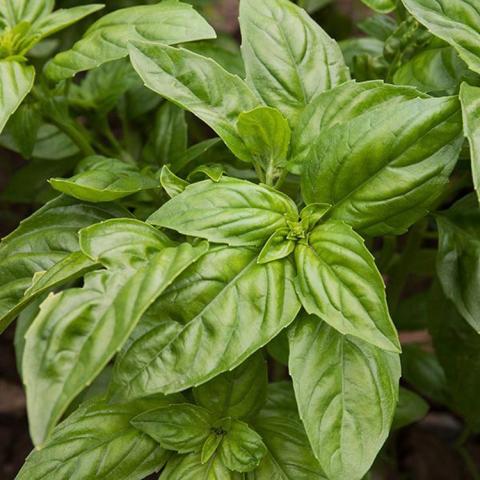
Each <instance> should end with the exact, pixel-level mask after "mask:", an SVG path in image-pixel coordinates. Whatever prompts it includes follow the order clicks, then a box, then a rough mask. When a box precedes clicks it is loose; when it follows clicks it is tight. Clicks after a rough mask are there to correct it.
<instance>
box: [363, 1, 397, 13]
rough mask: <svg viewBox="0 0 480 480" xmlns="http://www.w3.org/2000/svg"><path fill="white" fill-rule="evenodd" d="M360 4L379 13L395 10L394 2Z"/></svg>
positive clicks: (365, 2) (366, 2)
mask: <svg viewBox="0 0 480 480" xmlns="http://www.w3.org/2000/svg"><path fill="white" fill-rule="evenodd" d="M362 2H363V3H364V4H365V5H367V6H368V7H370V8H371V9H372V10H375V11H376V12H379V13H389V12H391V11H393V10H395V7H396V4H395V0H362Z"/></svg>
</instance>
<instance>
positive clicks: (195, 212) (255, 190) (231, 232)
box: [148, 177, 298, 245]
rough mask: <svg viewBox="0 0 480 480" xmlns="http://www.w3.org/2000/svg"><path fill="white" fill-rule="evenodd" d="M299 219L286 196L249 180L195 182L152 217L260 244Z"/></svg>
mask: <svg viewBox="0 0 480 480" xmlns="http://www.w3.org/2000/svg"><path fill="white" fill-rule="evenodd" d="M288 220H290V221H297V220H298V212H297V207H296V205H295V203H294V202H293V201H292V200H291V199H290V198H289V197H287V196H286V195H284V194H282V193H280V192H278V191H276V190H274V189H272V188H270V187H267V186H266V185H256V184H254V183H252V182H248V181H246V180H239V179H235V178H230V177H222V179H221V180H220V181H219V182H213V181H211V180H205V181H203V182H198V183H194V184H192V185H189V186H188V187H186V188H185V190H184V191H183V192H182V193H181V194H180V195H177V196H176V197H174V198H172V199H171V200H170V201H169V202H167V203H166V204H165V205H163V206H162V207H161V208H160V209H159V210H157V211H156V212H155V213H154V214H152V215H151V216H150V218H149V219H148V222H149V223H151V224H153V225H159V226H161V227H167V228H171V229H173V230H176V231H177V232H180V233H183V234H185V235H192V236H197V237H201V238H206V239H207V240H209V241H211V242H217V243H227V244H229V245H260V244H262V243H263V242H264V241H266V240H267V239H268V237H269V236H270V235H271V234H272V233H273V232H275V230H277V229H279V228H288V224H287V221H288Z"/></svg>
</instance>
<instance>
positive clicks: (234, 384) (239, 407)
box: [193, 353, 268, 418]
mask: <svg viewBox="0 0 480 480" xmlns="http://www.w3.org/2000/svg"><path fill="white" fill-rule="evenodd" d="M267 383H268V378H267V365H266V362H265V359H264V358H263V355H261V354H260V353H257V354H254V355H252V356H251V357H250V358H248V359H247V360H246V361H245V362H243V363H242V364H241V365H240V366H239V367H237V368H236V369H234V370H233V371H231V372H227V373H224V374H223V375H219V376H218V377H215V378H214V379H213V380H210V381H209V382H207V383H205V384H203V385H200V386H199V387H197V388H194V389H193V396H194V397H195V401H196V402H197V403H198V404H199V405H201V406H202V407H205V408H207V409H208V410H210V411H212V412H215V414H218V415H219V416H221V417H233V418H250V417H253V416H254V415H255V414H256V413H257V412H258V411H259V410H260V408H262V406H263V404H264V403H265V397H266V393H267Z"/></svg>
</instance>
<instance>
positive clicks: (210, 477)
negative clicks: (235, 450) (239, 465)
mask: <svg viewBox="0 0 480 480" xmlns="http://www.w3.org/2000/svg"><path fill="white" fill-rule="evenodd" d="M199 479H202V480H242V476H241V475H240V474H239V473H235V472H230V471H229V470H228V468H227V467H226V466H225V465H224V464H223V463H222V461H221V460H220V459H219V457H218V456H217V455H214V456H213V457H211V458H210V460H208V462H206V463H202V461H201V457H200V454H189V455H175V456H174V457H173V458H172V459H171V460H169V461H168V463H167V466H166V467H165V470H163V471H162V474H161V475H160V478H159V480H199Z"/></svg>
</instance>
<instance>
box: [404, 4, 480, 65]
mask: <svg viewBox="0 0 480 480" xmlns="http://www.w3.org/2000/svg"><path fill="white" fill-rule="evenodd" d="M403 4H404V5H405V7H406V8H407V9H408V11H409V12H410V13H411V14H412V15H413V16H414V17H415V18H416V19H417V20H418V21H419V22H420V23H421V24H423V25H425V26H426V27H427V28H428V29H429V30H430V31H431V32H432V33H433V34H434V35H436V36H437V37H439V38H441V39H442V40H445V41H446V42H448V43H449V44H450V45H452V47H454V48H455V49H456V50H457V51H458V53H459V55H460V57H461V58H462V59H463V60H465V62H466V63H467V65H468V66H469V67H470V68H471V69H472V70H473V71H475V72H477V73H480V9H479V8H478V5H477V4H476V2H470V1H468V0H403Z"/></svg>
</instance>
